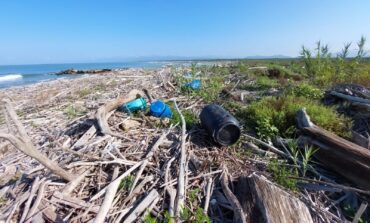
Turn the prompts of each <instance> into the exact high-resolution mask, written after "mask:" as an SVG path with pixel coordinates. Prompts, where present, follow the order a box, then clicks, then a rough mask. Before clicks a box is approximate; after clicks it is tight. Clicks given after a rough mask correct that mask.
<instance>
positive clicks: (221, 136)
mask: <svg viewBox="0 0 370 223" xmlns="http://www.w3.org/2000/svg"><path fill="white" fill-rule="evenodd" d="M200 121H201V124H202V126H203V127H204V128H205V129H206V130H207V132H208V133H209V134H210V135H211V136H212V138H213V140H214V141H215V142H217V143H218V144H220V145H223V146H229V145H232V144H234V143H236V142H237V141H238V139H239V137H240V126H239V122H238V120H236V119H235V118H234V116H232V115H231V114H230V113H229V112H227V111H226V110H225V109H224V108H222V107H221V106H219V105H216V104H211V105H207V106H206V107H204V108H203V110H202V112H201V113H200Z"/></svg>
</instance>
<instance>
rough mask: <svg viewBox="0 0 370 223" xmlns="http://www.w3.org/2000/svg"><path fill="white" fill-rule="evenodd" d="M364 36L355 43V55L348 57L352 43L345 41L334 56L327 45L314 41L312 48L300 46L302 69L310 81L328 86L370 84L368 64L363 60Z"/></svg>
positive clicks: (364, 54)
mask: <svg viewBox="0 0 370 223" xmlns="http://www.w3.org/2000/svg"><path fill="white" fill-rule="evenodd" d="M365 43H366V38H365V37H363V36H362V37H361V39H360V40H359V41H358V42H357V44H356V49H355V50H356V56H355V57H352V58H349V52H350V48H351V46H352V43H345V44H344V46H343V49H342V50H341V52H340V53H338V54H337V55H336V56H335V57H333V56H332V53H331V52H330V51H329V47H328V45H322V43H321V42H320V41H318V42H317V43H316V47H315V48H314V49H313V50H310V49H308V48H306V47H305V46H302V50H301V53H300V54H301V59H302V61H303V64H304V70H305V71H306V72H305V73H306V75H307V77H308V78H309V80H310V81H311V83H314V84H317V85H320V86H330V85H333V84H338V83H356V84H362V85H365V86H370V78H369V77H370V66H369V64H368V63H366V61H365V60H364V58H365V56H366V53H365V52H366V51H365Z"/></svg>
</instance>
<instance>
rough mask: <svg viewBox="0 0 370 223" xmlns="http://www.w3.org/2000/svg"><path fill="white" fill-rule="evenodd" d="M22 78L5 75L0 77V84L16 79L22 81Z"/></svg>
mask: <svg viewBox="0 0 370 223" xmlns="http://www.w3.org/2000/svg"><path fill="white" fill-rule="evenodd" d="M22 78H23V76H22V75H21V74H9V75H5V76H0V82H4V81H14V80H17V79H22Z"/></svg>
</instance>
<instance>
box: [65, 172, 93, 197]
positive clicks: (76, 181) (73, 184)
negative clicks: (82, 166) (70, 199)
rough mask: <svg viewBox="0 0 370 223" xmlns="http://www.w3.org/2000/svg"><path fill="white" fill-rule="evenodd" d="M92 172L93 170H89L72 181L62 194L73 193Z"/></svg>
mask: <svg viewBox="0 0 370 223" xmlns="http://www.w3.org/2000/svg"><path fill="white" fill-rule="evenodd" d="M90 170H91V169H87V170H86V171H85V172H84V173H81V174H79V176H78V177H76V179H74V180H73V181H70V182H69V183H68V184H67V185H66V186H65V187H64V188H63V191H62V193H63V194H70V193H72V191H73V190H74V189H75V188H76V187H77V186H78V185H79V184H80V183H81V181H82V180H83V179H85V177H86V176H87V175H88V174H89V173H90Z"/></svg>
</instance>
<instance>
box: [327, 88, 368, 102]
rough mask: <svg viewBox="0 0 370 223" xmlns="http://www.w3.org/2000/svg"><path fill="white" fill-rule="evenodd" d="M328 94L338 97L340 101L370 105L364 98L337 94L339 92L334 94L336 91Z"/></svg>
mask: <svg viewBox="0 0 370 223" xmlns="http://www.w3.org/2000/svg"><path fill="white" fill-rule="evenodd" d="M330 94H331V95H333V96H335V97H338V98H341V99H345V100H347V101H350V102H358V103H364V104H370V99H365V98H360V97H355V96H350V95H346V94H342V93H339V92H336V91H331V92H330Z"/></svg>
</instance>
